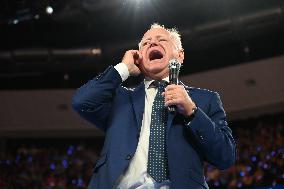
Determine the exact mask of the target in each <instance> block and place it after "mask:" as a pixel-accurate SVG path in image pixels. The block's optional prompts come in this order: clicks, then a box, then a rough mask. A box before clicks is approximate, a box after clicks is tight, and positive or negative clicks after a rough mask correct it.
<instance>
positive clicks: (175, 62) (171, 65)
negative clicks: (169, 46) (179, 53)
mask: <svg viewBox="0 0 284 189" xmlns="http://www.w3.org/2000/svg"><path fill="white" fill-rule="evenodd" d="M180 67H181V63H180V62H179V61H178V60H177V59H171V60H170V61H169V69H178V70H179V69H180Z"/></svg>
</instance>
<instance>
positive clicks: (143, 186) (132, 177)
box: [114, 63, 170, 189]
mask: <svg viewBox="0 0 284 189" xmlns="http://www.w3.org/2000/svg"><path fill="white" fill-rule="evenodd" d="M114 68H115V69H116V70H117V71H118V73H119V74H120V76H121V78H122V81H125V80H126V79H127V78H128V77H129V71H128V68H127V66H126V65H125V64H124V63H119V64H117V65H116V66H115V67H114ZM164 80H166V81H168V80H169V78H168V77H167V78H165V79H164ZM153 81H154V80H151V79H147V78H146V79H145V80H144V84H145V92H146V95H145V109H144V115H143V119H142V125H141V131H140V138H139V141H138V146H137V149H136V152H135V154H134V156H133V158H132V159H131V161H130V163H129V167H128V169H127V170H126V171H125V172H124V173H123V174H122V175H121V176H120V177H119V179H118V181H117V185H116V186H115V187H114V188H116V189H134V188H137V189H169V188H170V187H169V185H170V181H168V180H167V181H164V182H162V183H157V182H156V181H155V180H154V179H153V178H152V177H151V176H150V175H149V174H148V173H147V162H148V150H149V136H150V124H151V113H152V106H153V102H154V98H155V96H156V94H157V89H156V88H154V87H151V86H150V84H151V83H152V82H153Z"/></svg>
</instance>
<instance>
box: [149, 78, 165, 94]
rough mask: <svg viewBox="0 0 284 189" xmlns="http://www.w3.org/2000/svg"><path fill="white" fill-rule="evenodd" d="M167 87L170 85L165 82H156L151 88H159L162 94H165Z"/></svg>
mask: <svg viewBox="0 0 284 189" xmlns="http://www.w3.org/2000/svg"><path fill="white" fill-rule="evenodd" d="M167 85H168V82H167V81H164V80H155V81H153V82H152V84H151V86H153V87H155V88H157V89H158V91H160V92H163V91H164V89H165V88H166V86H167Z"/></svg>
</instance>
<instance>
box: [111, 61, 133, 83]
mask: <svg viewBox="0 0 284 189" xmlns="http://www.w3.org/2000/svg"><path fill="white" fill-rule="evenodd" d="M114 68H115V69H116V71H117V72H118V73H119V75H120V77H121V79H122V82H123V81H125V80H126V79H127V78H128V77H129V71H128V68H127V66H126V65H125V64H124V63H123V62H121V63H119V64H117V65H115V66H114Z"/></svg>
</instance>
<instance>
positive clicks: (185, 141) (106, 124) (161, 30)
mask: <svg viewBox="0 0 284 189" xmlns="http://www.w3.org/2000/svg"><path fill="white" fill-rule="evenodd" d="M171 59H176V60H177V61H179V62H180V63H183V60H184V51H183V48H182V44H181V39H180V35H179V34H178V32H177V31H176V30H175V29H167V28H165V27H164V26H161V25H158V24H153V25H152V26H151V28H150V29H149V30H148V31H147V32H146V33H145V34H144V36H143V38H142V40H141V42H140V43H139V50H128V51H126V53H125V55H124V57H123V59H122V62H121V63H119V64H117V65H116V66H114V67H112V66H110V67H109V68H108V69H107V70H105V71H104V72H103V73H102V74H101V75H99V76H98V77H96V78H94V79H93V80H90V81H89V82H87V83H86V84H85V85H83V86H82V87H80V88H79V89H78V90H77V91H76V93H75V95H74V97H73V102H72V105H73V108H74V109H75V110H76V111H77V112H78V113H79V114H80V115H81V116H82V117H83V118H85V119H86V120H88V121H90V122H91V123H93V124H94V125H96V126H97V127H98V128H100V129H101V130H103V131H104V132H105V134H106V135H105V142H104V146H103V149H102V152H101V155H100V158H99V160H98V161H97V164H96V166H95V168H94V174H93V176H92V178H91V181H90V183H89V187H88V189H98V188H100V189H110V188H115V189H129V188H131V189H134V188H139V189H157V188H159V189H168V188H173V189H188V188H190V189H199V188H200V189H201V188H208V185H207V183H206V181H205V178H204V171H203V164H204V162H205V161H206V162H209V163H211V164H213V165H214V166H216V167H218V168H220V169H226V168H228V167H229V166H231V165H232V164H233V163H234V161H235V156H236V154H235V148H236V146H235V142H234V139H233V137H232V133H231V130H230V128H229V127H228V126H227V122H226V115H225V112H224V109H223V107H222V103H221V100H220V97H219V95H218V94H217V93H216V92H212V91H209V90H205V89H199V88H193V87H187V86H185V85H183V84H182V83H180V84H179V85H166V83H167V82H168V81H169V78H168V76H169V69H168V64H169V61H170V60H171ZM139 74H143V75H144V76H145V79H144V81H143V82H142V83H141V84H140V85H139V86H137V87H136V88H135V89H127V88H124V87H122V86H121V84H122V82H123V81H125V80H126V79H127V78H128V77H129V76H136V75H139ZM168 106H175V107H176V112H174V113H173V112H170V111H168V110H167V107H168Z"/></svg>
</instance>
